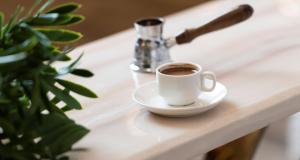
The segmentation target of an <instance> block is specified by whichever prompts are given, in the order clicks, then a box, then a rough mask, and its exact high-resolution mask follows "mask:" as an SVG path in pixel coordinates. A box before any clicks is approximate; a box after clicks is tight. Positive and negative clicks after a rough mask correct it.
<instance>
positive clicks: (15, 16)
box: [3, 5, 23, 36]
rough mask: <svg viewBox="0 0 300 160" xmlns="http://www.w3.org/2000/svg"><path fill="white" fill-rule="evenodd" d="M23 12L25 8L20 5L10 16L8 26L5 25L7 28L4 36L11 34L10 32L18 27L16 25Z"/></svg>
mask: <svg viewBox="0 0 300 160" xmlns="http://www.w3.org/2000/svg"><path fill="white" fill-rule="evenodd" d="M22 10H23V7H21V6H19V5H18V6H17V9H16V10H15V12H14V13H13V14H12V15H11V16H10V18H9V21H8V23H7V25H5V27H4V30H3V36H5V34H6V33H8V32H10V30H11V29H12V28H13V27H14V26H15V25H16V23H17V21H18V16H19V14H20V13H21V12H22Z"/></svg>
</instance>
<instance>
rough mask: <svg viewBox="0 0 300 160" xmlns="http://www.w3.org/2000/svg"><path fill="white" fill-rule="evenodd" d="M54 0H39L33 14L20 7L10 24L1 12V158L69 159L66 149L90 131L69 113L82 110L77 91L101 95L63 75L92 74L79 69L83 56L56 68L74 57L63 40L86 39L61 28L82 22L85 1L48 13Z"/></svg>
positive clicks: (93, 95) (66, 42) (89, 95)
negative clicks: (80, 12)
mask: <svg viewBox="0 0 300 160" xmlns="http://www.w3.org/2000/svg"><path fill="white" fill-rule="evenodd" d="M52 2H53V0H48V1H46V2H45V3H43V4H41V0H37V1H36V3H35V5H34V6H33V7H32V8H31V9H30V10H29V12H28V13H24V12H23V8H22V7H20V6H18V7H17V9H16V11H15V12H14V13H13V14H12V16H11V17H10V19H9V20H8V22H7V23H6V24H5V23H4V15H3V14H2V13H0V159H1V160H14V159H18V160H27V159H28V160H29V159H30V160H34V159H59V160H65V159H68V157H66V156H64V155H63V153H65V152H66V151H69V150H71V149H72V148H71V147H72V145H73V144H74V143H75V142H77V141H78V140H79V139H81V138H82V137H83V136H84V135H86V134H87V133H88V129H86V128H84V127H83V126H80V125H78V124H76V123H75V122H74V121H73V120H71V119H70V118H68V116H67V115H66V114H65V113H64V112H66V111H69V110H73V109H81V105H80V103H79V102H78V101H77V100H76V99H75V98H74V97H73V96H72V95H71V94H70V93H72V92H74V93H77V94H79V95H82V96H86V97H92V98H95V97H97V96H96V95H95V94H94V93H93V92H91V91H90V90H89V89H87V88H85V87H83V86H81V85H79V84H76V83H73V82H70V81H67V80H63V79H61V77H62V76H63V75H65V74H69V73H70V74H73V75H75V76H81V77H91V76H93V74H92V73H91V72H90V71H88V70H85V69H78V68H76V66H77V64H78V62H79V60H80V58H81V57H82V56H80V57H79V58H78V59H76V60H75V61H74V62H72V63H71V64H69V65H67V66H66V67H63V68H61V69H57V68H55V67H54V66H53V63H54V62H57V61H69V60H70V58H69V56H68V55H67V54H68V53H69V52H70V51H71V49H62V48H65V47H62V46H63V45H62V44H64V45H65V44H68V43H72V42H74V41H76V40H78V39H80V38H81V34H80V33H78V32H74V31H70V30H66V29H60V28H59V27H60V26H65V25H71V24H75V23H79V22H81V21H82V20H83V17H82V16H80V15H77V14H73V12H74V11H75V10H76V9H78V8H79V7H80V5H79V4H76V3H66V4H63V5H60V6H57V7H54V8H53V9H51V10H48V11H45V9H46V8H47V7H48V6H49V5H50V4H51V3H52ZM38 6H39V7H38ZM36 8H38V9H36ZM34 11H35V12H34ZM21 15H23V16H21ZM57 44H59V45H57ZM60 104H63V105H62V106H61V105H60Z"/></svg>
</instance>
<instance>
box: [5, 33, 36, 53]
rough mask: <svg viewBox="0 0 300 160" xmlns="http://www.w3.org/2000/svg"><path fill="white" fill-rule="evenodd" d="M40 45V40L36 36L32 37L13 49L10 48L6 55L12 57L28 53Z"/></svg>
mask: <svg viewBox="0 0 300 160" xmlns="http://www.w3.org/2000/svg"><path fill="white" fill-rule="evenodd" d="M37 43H38V40H37V38H36V37H35V36H32V37H30V38H28V39H27V40H25V41H24V42H23V43H21V44H18V45H15V46H13V47H11V48H8V49H6V50H5V51H4V55H10V54H14V53H19V52H26V51H28V50H31V49H32V48H33V47H35V45H36V44H37Z"/></svg>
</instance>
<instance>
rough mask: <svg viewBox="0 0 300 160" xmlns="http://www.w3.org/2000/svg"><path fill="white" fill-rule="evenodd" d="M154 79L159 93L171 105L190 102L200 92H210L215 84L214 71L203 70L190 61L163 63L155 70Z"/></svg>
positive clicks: (182, 104)
mask: <svg viewBox="0 0 300 160" xmlns="http://www.w3.org/2000/svg"><path fill="white" fill-rule="evenodd" d="M185 69H186V70H185ZM189 71H191V72H189ZM156 79H157V83H158V91H159V95H160V96H161V97H162V98H163V99H164V100H165V101H166V102H167V103H168V104H169V105H173V106H184V105H189V104H192V103H194V102H195V101H196V99H197V98H198V96H199V95H200V94H201V92H203V91H205V92H210V91H212V90H214V88H215V86H216V76H215V74H214V73H212V72H208V71H205V72H203V70H202V67H201V66H200V65H198V64H195V63H190V62H172V63H167V64H163V65H161V66H159V67H158V68H157V70H156ZM207 79H208V80H211V82H212V83H210V86H208V85H207V84H206V81H205V80H207Z"/></svg>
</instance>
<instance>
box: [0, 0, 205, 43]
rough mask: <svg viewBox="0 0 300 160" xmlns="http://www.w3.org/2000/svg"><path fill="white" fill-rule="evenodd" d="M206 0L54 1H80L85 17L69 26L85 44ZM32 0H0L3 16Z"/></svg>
mask: <svg viewBox="0 0 300 160" xmlns="http://www.w3.org/2000/svg"><path fill="white" fill-rule="evenodd" d="M207 1H209V0H126V1H125V0H101V1H97V0H56V1H55V3H54V4H53V5H52V6H54V5H55V4H61V3H63V2H77V3H81V4H82V8H81V9H80V10H78V13H80V14H82V15H84V16H85V17H86V20H85V21H84V22H83V23H81V24H79V25H75V26H72V27H70V28H72V29H74V30H77V31H80V32H82V33H83V35H84V38H83V39H82V40H81V41H80V42H79V43H80V44H84V43H87V42H90V41H93V40H96V39H99V38H101V37H105V36H108V35H110V34H113V33H116V32H119V31H122V30H124V29H127V28H130V27H132V26H133V22H134V21H135V20H136V19H139V18H141V17H150V16H166V15H168V14H172V13H174V12H177V11H180V10H183V9H186V8H189V7H193V6H196V5H199V4H201V3H205V2H207ZM34 2H35V0H0V10H1V11H2V12H4V13H5V15H6V17H9V15H10V14H11V13H12V12H13V11H14V9H15V8H16V6H17V5H18V4H19V5H22V6H24V7H25V9H28V8H30V7H31V6H32V5H33V3H34Z"/></svg>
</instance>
